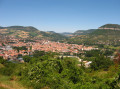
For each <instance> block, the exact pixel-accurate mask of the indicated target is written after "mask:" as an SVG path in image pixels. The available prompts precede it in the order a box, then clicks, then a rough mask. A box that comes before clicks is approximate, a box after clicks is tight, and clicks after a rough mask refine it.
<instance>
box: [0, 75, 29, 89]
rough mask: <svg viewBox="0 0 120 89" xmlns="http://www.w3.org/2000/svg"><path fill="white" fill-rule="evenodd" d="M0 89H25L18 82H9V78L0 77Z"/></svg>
mask: <svg viewBox="0 0 120 89" xmlns="http://www.w3.org/2000/svg"><path fill="white" fill-rule="evenodd" d="M0 89H27V88H25V87H23V86H22V85H21V84H20V83H19V82H18V81H16V80H10V77H9V76H3V75H0Z"/></svg>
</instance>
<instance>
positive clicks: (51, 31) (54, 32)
mask: <svg viewBox="0 0 120 89" xmlns="http://www.w3.org/2000/svg"><path fill="white" fill-rule="evenodd" d="M47 32H50V33H56V32H54V31H47Z"/></svg>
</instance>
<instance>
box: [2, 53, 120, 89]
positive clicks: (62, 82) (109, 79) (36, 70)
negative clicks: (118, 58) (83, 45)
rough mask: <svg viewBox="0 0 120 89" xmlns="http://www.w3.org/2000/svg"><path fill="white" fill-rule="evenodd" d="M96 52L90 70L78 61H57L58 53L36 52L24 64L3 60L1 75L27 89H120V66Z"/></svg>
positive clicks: (61, 59) (65, 59) (26, 57)
mask: <svg viewBox="0 0 120 89" xmlns="http://www.w3.org/2000/svg"><path fill="white" fill-rule="evenodd" d="M94 52H95V53H96V55H95V56H92V57H93V63H92V64H91V67H90V68H84V66H78V64H79V62H78V61H77V59H76V58H55V56H56V55H57V54H56V53H51V52H47V53H45V52H40V51H36V52H35V53H34V55H33V57H29V56H24V57H23V58H24V60H25V63H23V64H20V63H11V62H8V61H5V60H3V59H2V58H0V66H1V67H0V75H2V76H6V77H10V78H9V79H8V81H16V82H19V83H20V84H22V85H23V86H24V87H26V88H27V89H28V88H30V89H46V88H47V89H95V88H96V89H119V88H120V86H119V84H120V83H119V78H120V75H119V71H120V70H119V67H118V64H116V65H114V64H113V63H112V61H110V59H109V58H106V57H104V56H97V55H99V54H101V53H100V52H99V51H98V52H96V51H93V52H92V53H94ZM101 59H103V60H101Z"/></svg>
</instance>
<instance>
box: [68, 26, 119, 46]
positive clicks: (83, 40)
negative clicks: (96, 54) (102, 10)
mask: <svg viewBox="0 0 120 89" xmlns="http://www.w3.org/2000/svg"><path fill="white" fill-rule="evenodd" d="M101 27H113V28H115V27H119V25H117V26H116V25H110V26H109V25H104V26H101ZM68 43H77V44H87V45H99V44H103V45H120V30H112V29H97V30H95V31H93V32H92V33H89V34H87V35H77V36H74V37H72V38H70V39H69V40H68Z"/></svg>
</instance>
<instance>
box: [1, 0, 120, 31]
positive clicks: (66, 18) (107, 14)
mask: <svg viewBox="0 0 120 89" xmlns="http://www.w3.org/2000/svg"><path fill="white" fill-rule="evenodd" d="M108 23H113V24H120V0H0V26H12V25H22V26H34V27H36V28H38V29H39V30H42V31H56V32H74V31H76V30H87V29H94V28H98V27H99V26H101V25H104V24H108Z"/></svg>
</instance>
